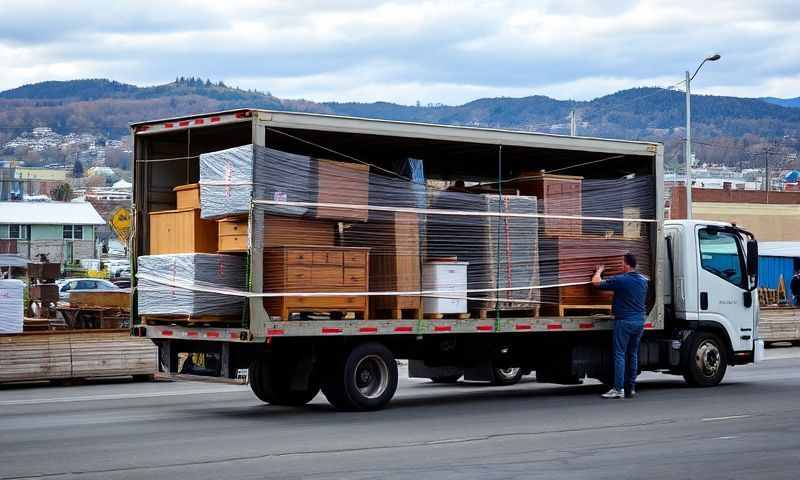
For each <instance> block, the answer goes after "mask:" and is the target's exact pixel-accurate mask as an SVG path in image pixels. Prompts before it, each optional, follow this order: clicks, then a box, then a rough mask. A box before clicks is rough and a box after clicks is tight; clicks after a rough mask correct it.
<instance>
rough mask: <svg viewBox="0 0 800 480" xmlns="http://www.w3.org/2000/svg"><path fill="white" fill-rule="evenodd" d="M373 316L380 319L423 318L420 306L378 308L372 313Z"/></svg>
mask: <svg viewBox="0 0 800 480" xmlns="http://www.w3.org/2000/svg"><path fill="white" fill-rule="evenodd" d="M372 318H373V319H380V320H417V319H419V318H422V310H421V309H419V308H392V309H376V310H374V312H373V313H372Z"/></svg>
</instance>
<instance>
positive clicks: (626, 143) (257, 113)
mask: <svg viewBox="0 0 800 480" xmlns="http://www.w3.org/2000/svg"><path fill="white" fill-rule="evenodd" d="M209 117H211V118H213V119H215V120H218V119H219V118H224V117H227V118H231V119H232V120H236V121H250V120H251V119H255V120H258V121H259V122H264V123H266V124H269V125H270V126H272V127H275V128H293V129H303V130H321V131H330V132H342V133H363V134H371V135H386V136H400V137H411V138H428V139H437V140H452V141H460V142H472V143H488V144H503V145H516V146H521V147H533V148H556V149H568V150H585V151H597V152H612V153H624V154H629V155H645V156H653V155H655V154H656V152H657V149H658V146H659V143H657V142H643V141H633V140H618V139H608V138H595V137H577V136H576V137H572V136H569V135H557V134H552V133H540V132H526V131H521V130H510V129H500V128H485V127H469V126H461V125H443V124H431V123H418V122H404V121H398V120H383V119H375V118H362V117H348V116H340V115H326V114H320V113H306V112H283V111H277V110H261V109H237V110H226V111H220V112H210V113H203V114H197V115H186V116H181V117H172V118H163V119H158V120H149V121H143V122H136V123H131V124H130V126H131V129H132V130H133V131H134V132H135V133H137V134H139V133H156V131H161V130H162V129H161V128H157V129H155V131H153V130H151V129H150V128H148V127H158V126H163V125H168V126H169V130H179V129H182V128H194V127H201V128H202V127H206V126H211V125H213V124H214V123H211V122H202V121H201V120H200V119H203V118H209ZM145 128H146V129H147V130H146V131H145Z"/></svg>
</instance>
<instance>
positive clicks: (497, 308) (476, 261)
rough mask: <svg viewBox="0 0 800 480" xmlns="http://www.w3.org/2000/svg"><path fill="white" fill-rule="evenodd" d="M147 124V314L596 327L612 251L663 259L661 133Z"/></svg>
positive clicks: (266, 120)
mask: <svg viewBox="0 0 800 480" xmlns="http://www.w3.org/2000/svg"><path fill="white" fill-rule="evenodd" d="M214 119H216V121H215V122H212V120H214ZM287 125H290V126H287ZM133 132H134V133H133V134H134V145H135V161H136V167H135V186H134V206H135V221H136V228H135V232H136V233H135V238H134V254H135V257H136V258H137V265H136V289H135V302H134V324H140V325H141V324H145V325H171V326H177V327H193V326H203V327H208V328H217V329H220V331H222V332H224V333H225V334H226V335H228V330H223V329H234V330H232V331H233V332H234V335H236V332H237V330H235V329H237V328H238V329H240V333H241V332H249V335H250V338H251V339H258V338H263V337H268V336H270V332H271V333H272V334H275V335H282V334H286V333H287V330H286V328H285V326H286V325H301V324H302V325H314V323H310V322H319V321H320V320H325V321H332V322H341V321H344V322H348V321H349V322H351V323H348V324H347V325H350V326H352V325H353V323H352V322H359V321H360V322H366V321H380V322H384V323H381V328H383V326H385V325H391V323H387V322H395V324H396V325H403V326H405V325H412V328H411V329H407V330H404V333H420V328H425V329H429V330H430V331H435V330H434V327H432V326H431V325H433V324H435V323H436V322H437V321H440V322H442V324H445V323H447V322H450V323H449V324H450V325H455V327H453V329H452V330H451V331H454V332H455V331H458V328H459V327H458V325H459V323H458V322H459V321H462V322H463V321H464V320H482V319H495V320H496V321H497V323H496V326H497V328H499V324H500V322H501V321H503V320H505V319H538V320H544V321H545V323H541V325H543V326H544V327H543V328H548V327H547V325H548V324H547V323H546V321H547V319H555V321H556V322H560V323H557V324H558V325H561V326H564V327H566V326H570V327H574V328H584V329H585V328H587V321H586V320H581V319H589V320H591V322H589V323H588V324H590V325H591V327H588V328H593V327H595V326H597V327H602V326H603V319H604V318H605V319H607V318H609V317H608V315H609V314H610V303H611V296H610V295H609V294H608V293H606V292H602V291H599V290H597V289H594V288H593V287H591V285H589V284H588V283H589V279H590V277H591V274H592V272H593V270H594V268H595V267H596V266H597V265H605V266H606V269H607V270H606V271H607V274H614V273H618V272H619V269H620V267H621V257H622V255H623V254H624V253H626V252H631V253H633V254H634V255H636V257H637V259H638V261H639V271H640V272H642V273H643V274H645V275H646V276H648V277H651V278H652V279H653V280H654V282H653V283H655V281H657V279H658V275H657V273H658V272H657V269H658V268H660V267H659V266H658V263H657V262H656V259H657V258H658V257H657V254H658V248H659V246H658V242H657V238H658V236H657V232H658V229H659V223H658V220H659V219H660V218H661V217H660V215H661V213H660V211H658V210H657V209H656V200H657V198H658V192H659V191H660V190H659V189H658V188H657V181H656V180H657V176H658V175H660V170H659V169H660V163H659V162H660V158H658V155H657V153H658V152H657V147H656V146H655V145H653V144H643V143H636V142H616V141H601V140H593V139H574V140H573V139H567V140H565V139H564V138H563V137H557V136H548V135H541V134H525V133H519V132H505V131H501V130H497V131H493V130H485V129H468V128H454V127H442V126H427V125H415V124H402V123H399V122H381V121H371V120H363V119H340V118H336V117H325V116H320V115H304V114H289V113H278V112H259V111H251V110H247V111H239V112H227V113H223V114H219V115H216V116H215V115H206V116H204V117H192V118H187V119H179V120H175V121H164V122H151V123H148V124H140V125H134V127H133ZM376 132H382V133H381V134H378V133H376ZM570 141H572V144H571V147H570V148H564V147H565V145H570ZM549 144H552V146H549ZM653 290H654V292H655V291H657V290H658V286H657V285H655V286H654V288H653ZM661 308H662V307H661V305H660V303H659V302H657V301H656V299H655V294H653V295H650V299H649V307H648V310H650V313H651V315H650V318H651V322H650V327H651V328H653V327H656V328H657V327H658V326H659V325H660V323H659V322H660V321H661V320H660V319H661V315H660V313H661ZM562 320H563V322H562ZM415 321H416V322H415ZM431 322H433V323H431ZM530 325H532V326H531V328H532V329H535V328H538V327H537V326H533V324H530ZM605 326H606V327H607V326H609V325H608V324H606V325H605ZM376 328H377V327H376ZM560 328H561V327H558V328H550V329H560ZM175 331H176V332H179V331H180V330H175ZM315 331H316V330H315ZM341 332H342V331H340V332H339V333H341ZM362 333H363V332H362ZM240 337H241V335H240ZM215 338H216V337H215Z"/></svg>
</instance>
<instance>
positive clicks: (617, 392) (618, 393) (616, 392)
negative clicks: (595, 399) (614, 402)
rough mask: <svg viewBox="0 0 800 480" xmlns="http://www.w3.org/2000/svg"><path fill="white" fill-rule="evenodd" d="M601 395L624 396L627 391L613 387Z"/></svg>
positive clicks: (606, 396)
mask: <svg viewBox="0 0 800 480" xmlns="http://www.w3.org/2000/svg"><path fill="white" fill-rule="evenodd" d="M601 397H603V398H624V397H625V392H623V391H621V390H617V389H615V388H612V389H611V390H609V391H607V392H606V393H604V394H602V395H601Z"/></svg>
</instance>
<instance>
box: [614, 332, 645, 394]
mask: <svg viewBox="0 0 800 480" xmlns="http://www.w3.org/2000/svg"><path fill="white" fill-rule="evenodd" d="M642 333H644V321H643V320H641V319H635V320H623V319H620V320H616V321H615V322H614V388H615V389H617V390H620V391H621V390H622V389H623V388H624V389H626V390H628V391H630V390H631V389H632V388H633V386H634V385H635V384H636V375H637V374H638V373H639V342H640V341H641V339H642Z"/></svg>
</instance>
